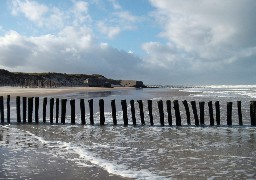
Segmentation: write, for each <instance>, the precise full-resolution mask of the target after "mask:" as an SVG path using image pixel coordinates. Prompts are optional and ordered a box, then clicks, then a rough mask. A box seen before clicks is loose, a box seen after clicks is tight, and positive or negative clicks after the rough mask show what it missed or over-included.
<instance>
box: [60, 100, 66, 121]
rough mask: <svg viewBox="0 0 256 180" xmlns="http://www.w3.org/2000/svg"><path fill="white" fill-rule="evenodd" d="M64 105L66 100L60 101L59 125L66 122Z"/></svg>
mask: <svg viewBox="0 0 256 180" xmlns="http://www.w3.org/2000/svg"><path fill="white" fill-rule="evenodd" d="M66 105H67V99H61V123H62V124H65V120H66Z"/></svg>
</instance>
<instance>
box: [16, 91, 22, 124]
mask: <svg viewBox="0 0 256 180" xmlns="http://www.w3.org/2000/svg"><path fill="white" fill-rule="evenodd" d="M16 111H17V123H20V122H21V117H20V96H17V97H16Z"/></svg>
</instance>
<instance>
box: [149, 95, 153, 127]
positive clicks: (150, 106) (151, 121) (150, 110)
mask: <svg viewBox="0 0 256 180" xmlns="http://www.w3.org/2000/svg"><path fill="white" fill-rule="evenodd" d="M152 103H153V101H152V100H148V115H149V120H150V125H151V126H154V119H153V113H152Z"/></svg>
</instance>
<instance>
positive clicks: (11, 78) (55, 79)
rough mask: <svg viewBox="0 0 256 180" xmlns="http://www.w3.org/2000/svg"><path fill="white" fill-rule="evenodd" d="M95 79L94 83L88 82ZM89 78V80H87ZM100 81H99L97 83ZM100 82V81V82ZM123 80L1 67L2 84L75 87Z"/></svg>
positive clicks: (113, 83) (115, 84)
mask: <svg viewBox="0 0 256 180" xmlns="http://www.w3.org/2000/svg"><path fill="white" fill-rule="evenodd" d="M88 79H89V80H93V82H94V83H90V84H88V83H86V82H88ZM86 80H87V81H86ZM95 82H98V83H95ZM99 82H100V83H99ZM121 82H122V80H114V79H108V78H106V77H104V76H102V75H99V74H92V75H88V74H66V73H52V72H49V73H21V72H9V71H7V70H5V69H0V86H21V87H65V86H68V87H74V86H94V84H97V86H108V87H110V86H111V85H114V86H122V83H121Z"/></svg>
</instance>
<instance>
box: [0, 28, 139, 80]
mask: <svg viewBox="0 0 256 180" xmlns="http://www.w3.org/2000/svg"><path fill="white" fill-rule="evenodd" d="M0 54H1V56H0V64H1V66H2V67H4V68H7V69H9V70H15V71H33V72H45V71H47V72H49V71H54V72H55V71H57V72H66V73H75V72H76V73H87V74H94V73H99V74H103V75H106V76H108V77H112V78H116V79H127V77H130V78H132V77H133V78H135V76H133V75H130V73H131V72H133V73H134V72H136V73H138V69H139V68H140V63H141V59H139V58H137V57H135V56H134V55H132V54H130V53H128V52H125V51H122V50H118V49H116V48H113V47H111V46H109V45H108V44H107V43H101V44H97V43H96V42H95V40H94V38H93V36H92V34H91V31H90V29H87V28H81V27H80V28H78V27H77V28H76V27H66V28H65V29H64V30H63V31H61V32H59V33H58V34H57V35H42V36H36V37H26V36H22V35H20V34H19V33H17V32H15V31H10V32H8V33H7V34H5V35H4V36H2V37H0ZM128 67H129V68H128Z"/></svg>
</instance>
